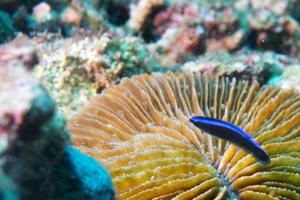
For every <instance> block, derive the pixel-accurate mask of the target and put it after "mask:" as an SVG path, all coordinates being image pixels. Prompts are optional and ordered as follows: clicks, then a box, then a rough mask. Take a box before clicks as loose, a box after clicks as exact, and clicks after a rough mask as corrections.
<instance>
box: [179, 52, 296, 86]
mask: <svg viewBox="0 0 300 200" xmlns="http://www.w3.org/2000/svg"><path fill="white" fill-rule="evenodd" d="M299 64H300V63H299V61H298V60H297V59H292V58H290V57H288V56H285V55H281V54H276V53H274V52H267V51H266V52H256V51H240V52H237V53H236V54H229V53H227V52H217V53H213V52H210V53H206V54H205V55H203V56H200V57H198V58H197V59H196V60H194V61H191V62H186V63H185V64H184V65H183V66H182V70H183V71H188V72H202V73H203V74H207V75H218V76H231V77H236V78H238V79H244V80H257V81H258V82H259V83H261V84H269V85H277V84H278V81H280V80H281V79H283V80H287V81H289V80H290V79H291V78H290V77H289V76H287V75H284V74H286V73H287V72H286V71H290V68H294V70H297V69H298V70H299ZM297 66H298V67H297ZM296 85H299V84H295V86H296ZM286 88H293V86H292V84H290V85H289V87H286Z"/></svg>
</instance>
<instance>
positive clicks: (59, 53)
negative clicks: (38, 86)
mask: <svg viewBox="0 0 300 200" xmlns="http://www.w3.org/2000/svg"><path fill="white" fill-rule="evenodd" d="M137 43H138V44H139V45H136V44H137ZM38 49H39V54H40V55H41V56H40V57H41V62H40V64H39V65H38V66H37V67H36V70H35V71H36V75H37V76H38V77H39V79H40V80H41V82H42V83H43V84H44V85H45V87H46V88H47V89H48V90H49V91H50V93H51V95H52V96H53V97H54V98H55V99H56V101H57V103H58V108H59V110H60V111H62V113H64V115H65V116H67V117H68V116H70V114H72V112H73V111H76V110H77V109H78V108H80V107H81V106H82V105H84V104H85V103H86V102H87V101H88V100H89V99H90V98H91V97H93V96H95V95H96V94H97V93H99V92H101V90H103V89H104V88H106V87H108V86H110V85H112V84H113V83H114V82H115V81H117V80H118V79H119V78H120V77H123V76H131V75H133V74H139V73H145V72H151V71H156V70H158V69H159V64H158V62H157V61H156V60H155V58H154V55H155V54H151V55H150V53H149V51H148V49H147V48H146V46H145V45H143V43H142V42H141V41H140V40H139V39H138V38H134V37H125V38H112V37H111V36H109V35H108V34H104V35H97V36H95V35H94V36H91V37H89V38H88V37H84V38H81V37H79V39H78V38H70V39H61V40H55V42H53V43H51V42H50V43H49V44H48V45H43V46H40V47H39V48H38Z"/></svg>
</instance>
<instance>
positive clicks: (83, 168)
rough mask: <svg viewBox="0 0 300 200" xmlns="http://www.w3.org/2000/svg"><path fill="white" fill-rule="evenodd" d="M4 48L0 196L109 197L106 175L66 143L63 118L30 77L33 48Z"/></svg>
mask: <svg viewBox="0 0 300 200" xmlns="http://www.w3.org/2000/svg"><path fill="white" fill-rule="evenodd" d="M18 39H19V40H16V41H15V43H16V47H17V44H18V45H21V44H22V43H23V42H24V38H18ZM25 41H26V42H28V40H26V39H25ZM9 47H10V46H8V47H4V48H2V49H0V64H1V69H0V97H1V98H0V199H4V200H14V199H25V200H26V199H74V200H76V199H107V200H110V199H112V198H113V195H114V189H113V185H112V182H111V178H110V176H109V174H108V173H107V172H106V170H105V169H104V168H103V167H102V166H100V165H99V163H97V161H96V160H94V159H93V158H90V157H87V156H86V155H84V154H82V153H81V152H80V151H78V150H76V149H74V147H71V146H70V140H69V133H68V132H67V131H66V129H65V126H66V121H65V120H64V118H63V117H62V116H61V115H60V114H58V113H57V112H56V110H55V102H54V101H53V100H52V98H51V97H50V96H49V94H48V93H47V91H46V90H45V89H44V88H43V87H42V86H41V85H39V84H38V82H37V81H36V80H35V79H34V77H33V75H32V66H31V64H32V63H33V62H29V61H32V60H31V59H30V58H34V57H35V56H33V57H32V55H35V54H34V53H33V52H35V51H31V50H32V49H31V48H25V47H22V45H21V46H20V48H18V49H15V48H12V49H10V48H9ZM27 47H28V46H27ZM81 162H82V163H81ZM95 177H97V181H93V182H92V183H91V182H90V181H89V180H91V179H92V178H95ZM69 184H71V185H72V187H68V185H69Z"/></svg>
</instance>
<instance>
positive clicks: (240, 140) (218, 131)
mask: <svg viewBox="0 0 300 200" xmlns="http://www.w3.org/2000/svg"><path fill="white" fill-rule="evenodd" d="M190 122H192V123H193V124H194V125H195V126H197V127H198V128H200V129H201V130H203V131H205V132H206V133H209V134H211V135H213V136H215V137H218V138H221V139H223V140H227V141H230V142H231V143H233V144H235V145H237V146H238V147H241V148H242V149H244V150H245V151H247V152H249V153H251V154H252V155H253V156H254V157H255V158H256V159H257V160H258V161H259V162H260V163H262V164H268V163H270V156H269V155H268V153H267V152H266V151H265V150H264V149H263V148H262V147H261V146H260V145H259V144H258V143H257V142H256V141H255V139H254V138H253V137H251V136H250V135H249V134H248V133H246V132H245V131H244V130H243V129H241V128H240V127H238V126H235V125H233V124H231V123H229V122H225V121H222V120H218V119H214V118H208V117H200V116H195V117H191V118H190Z"/></svg>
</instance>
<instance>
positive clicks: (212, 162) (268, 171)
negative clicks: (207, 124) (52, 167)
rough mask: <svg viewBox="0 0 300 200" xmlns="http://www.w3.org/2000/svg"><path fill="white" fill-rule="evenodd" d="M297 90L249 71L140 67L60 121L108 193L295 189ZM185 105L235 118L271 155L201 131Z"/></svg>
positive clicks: (262, 194)
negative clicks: (109, 181)
mask: <svg viewBox="0 0 300 200" xmlns="http://www.w3.org/2000/svg"><path fill="white" fill-rule="evenodd" d="M299 99H300V96H299V94H298V93H296V92H295V91H293V90H282V89H279V88H276V87H269V86H264V87H261V86H260V85H259V84H258V83H257V82H255V81H253V82H248V81H236V79H234V78H233V79H229V78H224V77H208V76H203V75H201V74H199V73H196V74H191V73H189V74H184V73H177V74H172V73H167V74H159V73H158V74H154V75H140V76H133V77H132V78H130V79H129V78H124V79H123V80H122V81H121V83H120V84H119V85H116V86H114V87H110V88H108V89H106V90H104V91H103V93H102V95H99V96H97V97H96V98H95V99H94V100H93V101H92V102H91V103H90V104H89V105H88V106H86V107H84V108H83V109H82V111H81V112H80V113H78V115H76V116H74V117H73V118H72V119H70V124H69V126H68V127H69V129H70V130H71V131H72V139H73V141H74V145H75V146H77V147H79V148H80V149H81V150H82V151H84V152H86V153H87V154H89V155H91V156H93V157H94V158H96V159H98V160H99V161H100V162H101V163H102V164H103V165H104V166H105V167H106V168H107V169H108V170H109V172H110V174H111V176H112V178H113V183H114V185H115V187H116V192H117V198H118V199H141V198H143V199H171V198H173V199H192V198H195V199H238V198H240V199H299V198H300V191H299V182H300V176H299V172H300V171H299V167H298V164H299V151H300V149H299V148H300V142H299V139H298V138H299V133H300V132H299V127H300V117H299V116H300V115H299V102H300V101H299ZM194 115H200V116H208V117H213V118H218V119H222V120H225V121H228V122H231V123H233V124H236V125H238V126H241V127H242V128H243V129H244V130H245V131H247V132H248V133H250V134H251V135H252V136H253V137H254V138H255V139H256V141H257V142H258V143H260V144H261V145H262V147H263V148H264V150H265V151H267V152H268V154H269V155H270V157H271V164H269V165H262V164H260V163H258V162H256V160H255V158H254V157H252V155H251V154H248V153H246V152H245V151H243V150H242V149H239V148H238V147H236V146H234V145H232V144H230V143H228V142H227V141H224V140H220V139H217V138H214V137H211V136H210V135H208V134H205V133H204V132H201V131H200V130H199V129H198V128H196V127H195V126H194V125H193V124H191V123H190V122H189V117H190V116H194Z"/></svg>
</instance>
